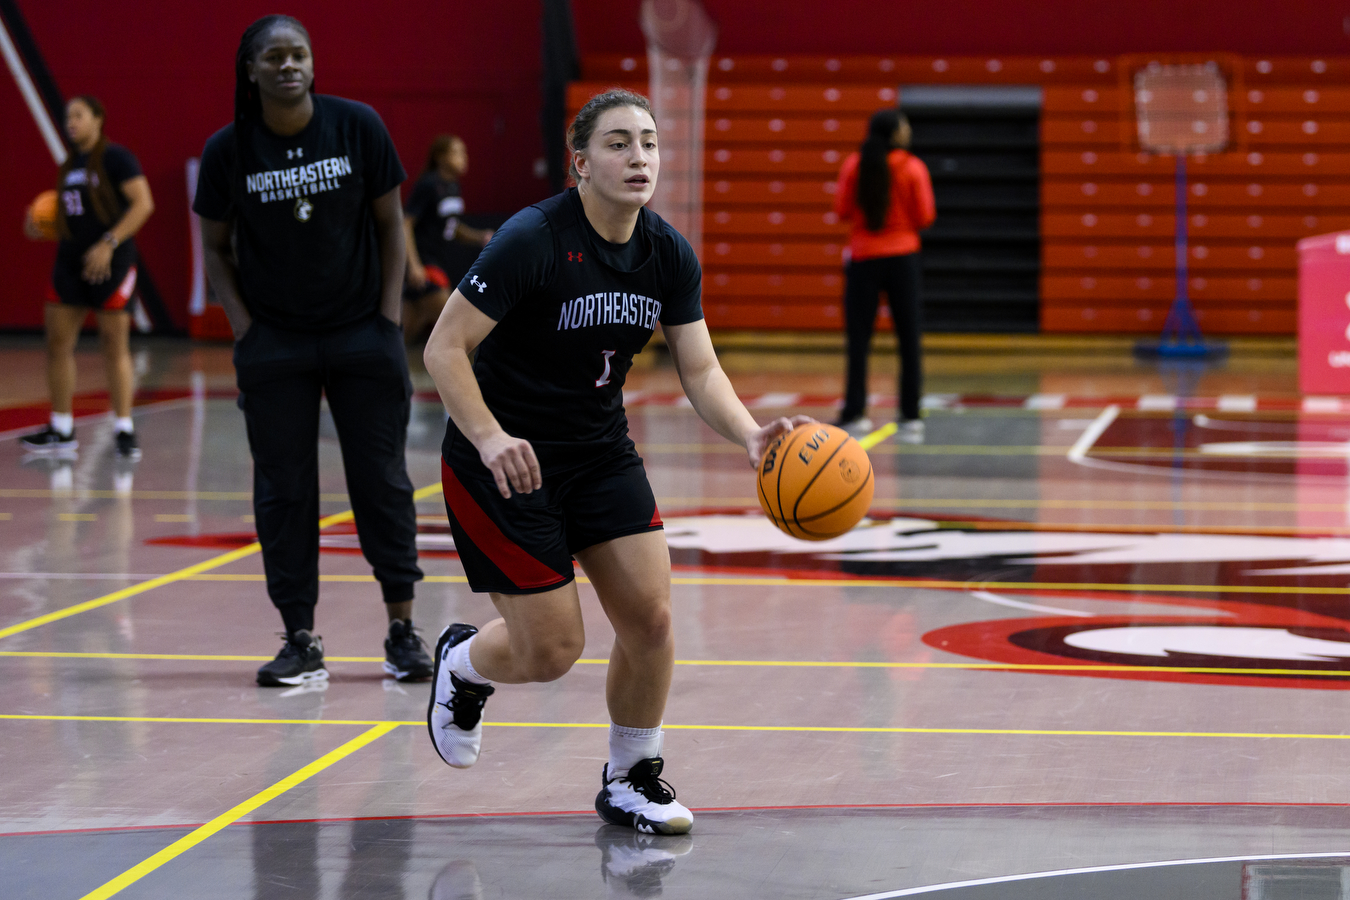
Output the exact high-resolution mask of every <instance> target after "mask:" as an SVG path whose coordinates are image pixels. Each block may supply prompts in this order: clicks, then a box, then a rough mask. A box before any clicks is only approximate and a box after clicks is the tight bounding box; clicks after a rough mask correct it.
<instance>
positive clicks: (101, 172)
mask: <svg viewBox="0 0 1350 900" xmlns="http://www.w3.org/2000/svg"><path fill="white" fill-rule="evenodd" d="M106 119H107V114H106V112H105V111H104V108H103V104H102V103H100V102H99V101H98V99H97V98H95V97H90V96H88V95H83V96H79V97H75V98H74V99H72V100H71V101H70V102H69V103H67V104H66V136H67V137H68V138H70V143H71V148H72V152H71V154H70V155H69V156H68V157H66V161H65V162H64V163H62V164H61V172H60V174H59V175H58V177H57V206H56V230H57V235H58V237H59V239H60V243H59V244H58V245H57V248H56V264H55V265H54V266H53V267H52V295H53V300H54V302H52V303H48V304H47V308H46V310H45V312H44V325H45V329H46V333H47V387H48V390H49V391H50V392H51V401H52V411H51V421H50V422H49V423H48V425H47V427H46V428H44V429H43V430H42V431H39V432H37V433H36V434H30V435H27V436H25V437H23V438H21V439H20V442H21V443H22V444H23V448H24V449H25V450H28V451H30V452H35V453H50V452H52V451H62V450H66V451H69V450H74V449H75V448H77V447H78V446H79V442H78V441H76V440H75V417H74V407H73V404H74V396H75V344H76V342H77V341H78V340H79V337H80V329H81V328H82V327H83V326H84V320H85V319H87V318H88V317H89V312H90V310H93V312H94V317H95V319H96V320H97V321H98V334H99V340H100V343H101V344H102V347H103V361H104V366H105V369H106V371H107V379H108V393H109V394H110V395H111V398H110V399H111V400H112V408H113V416H114V417H115V419H114V423H113V427H114V429H115V430H116V432H117V436H116V443H117V454H118V455H119V456H121V457H123V458H124V459H133V460H134V459H139V458H140V456H141V450H140V446H139V444H138V442H137V440H136V429H135V426H134V425H133V424H132V421H131V396H132V392H133V390H134V385H133V381H134V378H135V373H134V372H133V370H132V367H131V341H130V335H131V313H130V312H129V311H128V309H127V303H128V302H129V301H130V300H131V297H132V295H133V293H135V290H136V245H135V244H134V243H132V240H131V238H132V236H133V235H135V234H136V232H138V231H140V230H141V226H142V225H144V224H145V222H146V220H147V219H149V218H150V214H151V213H152V212H154V210H155V203H154V200H153V199H152V198H151V196H150V182H148V181H146V179H145V176H144V175H143V174H141V165H140V163H139V162H137V161H136V157H135V156H133V155H132V153H131V151H130V150H128V149H127V148H126V147H123V146H121V145H120V144H113V143H110V142H109V141H108V139H107V137H105V136H104V134H103V125H104V123H105V121H106ZM24 231H25V233H26V234H27V235H28V236H29V237H31V238H34V239H35V240H36V239H40V238H41V237H42V236H43V235H42V233H41V232H40V231H39V230H38V228H37V225H36V223H35V222H33V221H32V218H31V213H30V217H29V219H28V220H27V221H26V222H25V223H24Z"/></svg>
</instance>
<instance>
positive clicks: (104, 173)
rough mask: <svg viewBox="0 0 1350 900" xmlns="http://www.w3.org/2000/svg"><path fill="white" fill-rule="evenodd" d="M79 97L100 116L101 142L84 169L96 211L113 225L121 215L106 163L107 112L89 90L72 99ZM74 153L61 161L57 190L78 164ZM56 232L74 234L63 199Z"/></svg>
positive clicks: (91, 202) (59, 206)
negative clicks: (104, 159)
mask: <svg viewBox="0 0 1350 900" xmlns="http://www.w3.org/2000/svg"><path fill="white" fill-rule="evenodd" d="M76 101H79V102H80V103H83V104H84V105H85V106H87V107H89V112H91V113H92V114H93V116H94V118H95V119H98V143H96V144H94V146H93V148H92V149H91V150H90V151H89V158H88V159H87V160H85V163H84V170H85V172H87V173H88V176H89V181H88V187H89V205H90V206H92V207H93V212H94V215H95V216H97V217H98V220H99V221H100V222H102V223H103V224H104V225H112V224H113V223H114V222H116V221H117V219H118V212H119V210H118V208H117V207H118V203H117V186H116V185H114V184H113V183H112V181H111V180H110V179H109V178H108V170H107V168H106V167H105V166H104V165H103V155H104V153H105V152H107V149H108V136H107V135H106V134H104V131H103V126H104V125H105V124H107V119H108V113H107V110H106V109H104V107H103V103H102V102H100V101H99V99H98V98H97V97H95V96H92V95H90V94H80V95H79V96H77V97H71V98H70V102H71V103H74V102H76ZM75 157H76V155H75V154H74V153H70V154H67V155H66V161H65V162H63V163H61V169H60V172H59V173H58V175H57V182H56V184H57V191H58V193H59V192H60V190H61V189H62V188H64V187H65V184H66V175H68V174H69V173H70V171H71V170H72V169H74V168H75ZM56 233H57V234H58V235H60V236H61V237H63V238H65V239H66V240H69V239H70V237H71V233H70V224H69V223H68V222H67V221H66V207H65V204H64V203H60V202H58V203H57V204H56Z"/></svg>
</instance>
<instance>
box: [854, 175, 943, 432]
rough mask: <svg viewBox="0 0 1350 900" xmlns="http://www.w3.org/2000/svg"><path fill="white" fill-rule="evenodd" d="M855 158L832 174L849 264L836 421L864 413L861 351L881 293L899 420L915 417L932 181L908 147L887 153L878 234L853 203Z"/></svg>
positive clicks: (932, 214)
mask: <svg viewBox="0 0 1350 900" xmlns="http://www.w3.org/2000/svg"><path fill="white" fill-rule="evenodd" d="M860 159H861V154H859V153H851V154H849V156H848V158H847V159H845V160H844V165H843V166H842V167H841V168H840V170H839V182H838V184H837V186H836V188H835V194H834V211H835V214H836V215H838V216H839V218H840V219H841V220H843V221H846V222H849V223H850V226H851V227H850V229H849V240H848V248H849V262H848V265H847V266H846V268H845V275H846V279H847V284H846V287H845V289H844V321H845V323H846V328H847V331H848V378H847V385H846V388H845V392H844V408H843V410H842V411H841V413H840V416H839V418H840V419H841V420H842V421H850V420H852V419H857V418H860V417H861V416H862V414H863V411H864V410H865V409H866V408H867V353H868V349H869V347H870V346H871V342H872V328H873V326H874V324H875V322H876V317H877V304H878V303H879V302H880V294H881V292H883V291H884V292H885V293H886V301H887V304H888V305H889V306H890V308H891V324H892V326H893V327H894V328H895V336H896V340H897V341H898V342H899V350H900V416H901V418H903V419H917V418H919V399H920V395H921V394H922V392H923V384H922V382H923V367H922V365H921V357H920V352H921V348H920V341H921V339H922V335H923V304H922V301H921V299H920V295H919V291H920V286H921V275H922V271H921V269H920V266H919V232H920V231H921V230H922V229H924V228H927V227H928V226H930V225H932V224H933V220H934V218H935V217H936V215H937V212H936V206H935V204H934V202H933V183H932V180H931V179H930V178H929V175H928V167H927V166H925V165H924V164H923V161H922V160H920V159H919V158H918V157H917V156H915V155H914V154H912V153H910V152H909V151H907V150H900V149H896V150H892V151H891V152H890V154H889V155H888V156H887V159H886V162H887V164H888V166H889V168H890V173H891V177H890V187H891V190H890V203H889V204H888V205H887V207H886V221H885V222H884V223H883V225H882V227H881V230H879V231H869V230H868V228H867V220H866V217H864V215H863V212H862V209H861V208H860V207H859V206H858V163H859V161H860Z"/></svg>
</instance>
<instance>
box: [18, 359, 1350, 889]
mask: <svg viewBox="0 0 1350 900" xmlns="http://www.w3.org/2000/svg"><path fill="white" fill-rule="evenodd" d="M1123 348H1124V345H1123V344H1121V345H1119V346H1114V347H1103V346H1101V345H1096V346H1091V347H1087V348H1085V349H1083V350H1081V351H1080V352H1078V353H1076V354H1075V353H1071V352H1063V351H1064V348H1060V349H1059V350H1058V351H1056V352H1043V353H1041V354H1039V355H1027V354H1021V355H1006V354H998V353H994V352H991V351H990V350H988V349H987V348H985V349H981V348H979V347H972V346H966V347H965V348H964V349H961V348H955V349H949V350H948V351H947V352H938V353H934V354H933V355H931V356H930V359H929V381H928V384H927V396H926V400H925V405H926V406H927V407H928V417H927V435H926V439H925V441H924V443H922V444H904V443H898V442H897V440H896V438H895V437H893V436H887V434H886V433H885V432H884V431H883V432H880V433H878V434H876V435H874V438H873V439H874V440H876V441H877V443H876V444H875V446H874V447H873V449H872V459H873V462H874V465H875V468H876V472H877V474H878V490H877V501H876V504H875V507H874V518H872V519H871V520H869V521H868V522H866V523H865V524H864V526H862V527H860V528H859V529H857V530H856V531H854V532H853V533H851V534H850V535H847V536H845V537H844V538H840V539H838V540H836V541H832V542H828V543H825V544H820V545H804V544H800V543H797V542H794V541H792V540H790V539H787V538H785V537H782V536H780V535H779V534H778V533H777V532H775V531H773V530H772V528H771V527H770V526H769V525H768V524H767V522H766V521H765V520H764V519H763V518H762V517H761V516H760V515H759V513H758V511H757V508H756V505H755V502H754V499H753V497H754V493H753V491H754V488H753V481H752V473H751V470H750V469H749V468H748V466H746V464H745V462H744V460H743V459H742V458H741V456H740V452H739V451H738V450H736V449H735V448H732V447H730V446H729V445H726V444H725V443H723V442H721V441H720V440H719V439H717V438H716V437H715V436H713V435H712V434H711V432H709V431H708V430H707V429H706V428H704V427H703V426H702V425H701V424H700V423H699V422H698V420H697V418H696V416H695V414H694V413H693V411H692V410H691V409H690V408H689V407H688V405H687V404H681V403H680V402H678V397H679V394H678V383H677V381H676V379H675V377H674V374H673V372H672V371H671V370H670V368H669V367H668V365H664V364H662V360H661V358H660V354H659V353H656V354H652V355H651V356H650V358H649V359H648V361H647V364H646V365H645V366H644V367H642V368H640V369H639V370H636V371H635V372H634V373H633V375H632V376H631V378H630V383H629V387H630V390H629V403H630V418H631V422H632V429H633V433H634V437H635V439H636V440H637V441H638V442H639V449H640V450H641V452H642V453H643V455H644V457H645V459H646V461H647V465H648V471H649V473H650V476H651V478H652V481H653V483H654V486H655V488H656V493H657V495H658V498H659V501H660V505H661V510H662V514H663V517H664V518H665V521H666V525H667V535H668V538H669V540H670V543H671V547H672V558H673V560H674V562H675V565H676V571H675V586H674V602H675V611H676V623H677V655H678V658H679V660H680V663H679V665H678V667H677V671H676V680H675V687H674V693H673V696H672V699H671V703H670V708H669V711H668V715H667V729H668V730H667V744H666V758H667V764H668V767H667V770H666V774H667V777H668V778H669V780H670V781H671V782H673V784H674V785H675V786H676V788H677V789H678V791H679V796H680V799H681V800H682V801H684V802H686V803H687V804H688V805H689V806H691V807H692V808H694V809H695V811H696V813H697V821H696V825H695V830H694V833H693V834H692V835H689V836H684V837H680V838H653V837H643V836H636V835H633V834H630V833H627V832H624V831H620V830H618V829H614V828H612V827H610V826H604V825H602V824H601V822H600V820H599V819H598V818H597V817H596V816H595V814H594V812H593V811H592V810H591V804H592V802H593V798H594V794H595V791H596V790H597V789H598V787H599V771H600V765H601V762H602V761H603V757H604V754H605V732H604V730H603V729H604V724H605V722H606V720H607V718H606V714H605V709H604V704H603V679H604V671H605V669H604V664H603V661H604V658H605V656H606V653H607V647H608V644H609V641H610V637H611V634H610V632H609V630H608V628H607V625H606V623H605V621H604V619H603V617H602V616H601V615H600V614H599V612H598V609H597V607H596V605H595V602H594V597H593V595H590V596H588V591H589V588H587V587H585V586H583V589H582V594H583V599H584V600H585V601H586V602H587V610H586V612H587V625H588V643H587V648H586V653H585V657H584V659H583V660H582V662H581V663H580V664H579V665H578V666H577V667H576V668H575V670H574V671H573V672H572V673H571V674H569V675H568V676H567V677H566V678H564V679H562V680H561V681H559V682H556V683H553V684H549V685H542V686H529V687H510V688H504V689H502V690H500V691H499V692H498V693H497V694H496V695H495V696H494V697H493V698H492V701H491V702H490V703H489V704H488V707H487V720H488V723H489V724H488V726H487V730H486V735H485V739H484V751H483V757H482V759H481V761H480V762H479V764H478V765H477V766H476V767H475V768H473V769H471V770H468V771H457V770H452V769H449V768H447V767H446V766H445V765H443V764H442V763H441V762H440V760H439V759H438V758H437V757H436V755H435V753H434V751H433V750H432V748H431V747H430V746H429V742H428V740H427V736H426V732H425V728H424V725H423V723H424V721H425V720H424V716H425V710H426V695H427V686H426V685H401V684H397V683H393V682H391V681H387V680H384V679H383V677H382V675H381V671H380V659H381V653H382V650H381V646H380V642H381V639H382V636H383V630H384V623H383V621H382V619H383V611H382V609H381V608H380V603H379V594H378V591H377V590H376V586H375V584H374V583H373V582H372V581H371V580H370V578H369V569H368V568H367V567H366V565H365V564H364V562H363V560H362V558H361V557H360V556H359V554H357V553H356V552H355V546H356V544H355V540H356V538H355V534H354V533H353V530H352V527H351V524H350V521H349V519H348V518H347V516H346V515H345V512H346V510H347V508H348V507H347V504H346V499H345V495H344V493H343V476H342V470H341V466H340V462H339V457H338V453H337V449H336V441H335V438H334V436H333V433H332V430H331V425H329V426H327V427H326V430H325V437H324V439H323V443H322V449H321V458H322V490H323V492H324V493H323V497H324V503H323V510H322V511H323V513H324V515H325V516H326V517H327V518H325V519H324V521H323V523H322V524H323V525H324V531H323V535H324V537H323V546H324V548H325V552H324V554H323V555H322V562H321V565H322V572H323V595H322V600H321V602H320V606H319V610H318V621H319V627H318V630H319V631H320V633H321V634H322V635H323V637H324V641H325V646H326V649H327V652H328V654H329V656H328V660H329V668H330V671H331V672H332V681H331V682H330V684H329V685H328V686H327V688H326V690H323V691H306V690H294V691H280V690H268V689H261V688H257V687H255V686H254V684H253V671H254V669H255V668H256V667H257V666H258V665H260V664H261V662H263V661H265V660H266V659H269V658H270V657H271V656H272V655H273V654H274V653H275V651H276V650H277V648H278V646H279V643H278V640H277V638H276V637H275V632H276V631H277V630H278V628H279V621H278V619H277V617H276V615H275V613H274V612H273V610H272V609H271V607H270V605H269V603H268V601H267V599H266V595H265V593H264V589H263V584H262V575H261V560H260V558H259V556H258V555H257V553H256V546H255V545H253V544H252V543H251V542H252V531H251V529H252V524H251V520H250V516H249V513H250V512H251V507H250V502H249V497H250V491H249V488H250V463H249V456H248V451H247V447H246V444H245V437H244V429H243V421H242V417H241V415H240V413H239V412H238V410H237V409H236V408H235V406H234V403H233V376H232V371H231V369H230V364H229V351H228V348H222V347H210V346H207V347H202V346H192V345H189V344H186V343H174V342H167V341H154V342H148V343H146V344H144V345H141V346H140V347H139V349H138V350H137V362H138V369H139V371H140V373H141V385H142V388H143V389H142V394H141V398H142V399H141V401H140V405H139V406H138V409H137V412H136V421H137V428H138V431H139V433H140V435H141V442H142V446H143V447H144V450H145V457H144V459H142V460H141V461H140V462H139V463H138V464H135V465H119V464H118V463H117V462H115V461H114V459H113V458H112V455H111V446H110V445H111V433H110V427H111V423H110V421H109V420H108V419H107V417H106V416H105V415H102V414H101V413H100V412H99V411H100V410H101V409H105V408H106V407H105V406H104V404H105V403H106V401H105V400H104V399H103V398H102V396H100V395H99V393H98V387H99V376H98V371H99V363H98V358H97V355H96V353H95V352H94V351H93V350H92V348H91V349H89V350H88V351H87V352H85V351H82V353H81V356H80V370H81V373H82V379H83V380H82V382H81V385H82V389H87V391H88V394H87V395H85V396H84V399H83V400H82V401H81V403H80V407H79V409H80V411H82V412H83V413H85V414H87V417H86V418H82V419H80V421H79V422H78V423H77V429H78V433H79V437H80V440H81V448H80V451H79V455H78V458H77V459H76V460H74V461H66V462H57V463H48V462H35V461H32V460H25V459H23V457H22V454H21V452H20V450H19V447H18V445H17V443H16V442H15V441H14V440H13V438H14V437H16V436H17V435H18V434H20V433H21V432H22V431H23V430H25V429H26V427H27V426H30V425H33V424H37V423H40V422H41V421H42V419H43V417H44V415H45V412H44V410H45V406H44V401H43V396H44V389H43V387H42V354H41V348H40V345H39V344H38V342H37V341H35V340H19V339H9V340H7V341H6V342H4V343H3V344H2V345H0V385H4V387H3V388H0V391H2V392H3V395H0V403H2V404H3V408H0V430H2V431H3V435H0V437H3V438H4V440H3V442H0V467H3V468H4V471H6V473H7V474H6V475H5V477H4V478H3V479H2V480H0V485H3V487H0V535H2V536H3V537H2V539H0V551H2V552H3V553H4V555H5V559H4V562H3V564H2V565H0V679H2V680H3V683H4V684H5V685H6V687H7V690H6V692H5V693H6V696H5V698H4V699H3V700H0V728H2V729H3V738H0V758H2V759H3V763H4V772H5V777H4V778H3V779H0V873H3V876H0V877H2V880H3V888H0V894H3V896H5V897H6V898H30V897H32V898H39V897H40V898H43V900H53V898H83V897H111V896H118V897H124V898H128V900H131V898H169V897H173V898H179V897H183V896H189V897H194V898H217V897H219V898H227V897H228V898H237V897H256V898H259V900H261V898H268V900H272V898H289V897H296V898H310V897H315V898H317V897H325V898H326V897H341V898H356V897H360V898H369V900H386V898H409V900H411V898H416V900H421V898H430V900H452V898H453V900H471V898H472V900H478V898H483V900H487V898H499V897H500V898H507V897H509V898H525V897H529V898H591V897H596V898H600V897H657V896H661V897H666V898H714V900H717V898H733V897H734V898H745V897H766V898H767V897H773V898H802V900H807V898H810V900H843V898H859V897H864V896H867V897H874V898H881V897H899V896H908V895H912V894H931V895H933V896H935V897H939V898H946V900H956V898H961V900H970V898H1021V897H1038V898H1066V900H1067V898H1088V897H1091V898H1116V897H1120V898H1124V897H1141V896H1147V897H1155V898H1167V897H1178V898H1180V897H1186V898H1202V900H1208V898H1214V900H1219V898H1235V900H1236V898H1244V900H1245V898H1252V900H1256V898H1263V900H1272V898H1295V897H1297V898H1300V900H1320V898H1344V897H1350V833H1347V825H1350V806H1348V804H1350V777H1347V774H1346V762H1347V759H1350V743H1348V741H1350V733H1348V731H1347V724H1346V723H1347V721H1350V702H1347V699H1346V698H1347V697H1350V693H1347V691H1346V688H1347V687H1350V679H1347V674H1350V630H1348V629H1347V627H1346V621H1347V619H1350V587H1347V584H1348V583H1350V540H1347V535H1348V534H1350V491H1348V490H1347V487H1348V485H1350V481H1348V480H1347V468H1346V463H1347V458H1350V451H1347V447H1350V402H1347V403H1346V404H1344V405H1343V404H1342V402H1341V401H1339V400H1336V399H1332V398H1303V397H1300V396H1299V395H1298V394H1297V393H1296V380H1295V377H1294V366H1293V361H1292V356H1291V354H1290V353H1289V348H1288V347H1276V348H1274V349H1273V350H1272V349H1271V348H1269V347H1267V348H1266V350H1265V352H1263V353H1258V352H1243V353H1241V354H1238V355H1236V356H1235V357H1234V358H1233V359H1231V360H1230V361H1229V362H1228V363H1227V364H1226V365H1224V366H1223V367H1220V368H1218V369H1214V370H1210V371H1206V372H1196V371H1186V370H1181V371H1161V372H1160V371H1159V370H1157V369H1156V368H1152V367H1146V366H1140V365H1138V364H1136V363H1134V362H1133V361H1132V360H1131V359H1130V358H1129V356H1128V352H1125V351H1124V349H1123ZM1258 349H1259V348H1258ZM725 362H726V365H727V367H728V369H729V370H730V371H731V372H732V375H733V380H734V381H735V383H736V385H737V388H738V390H739V391H740V392H741V394H742V396H743V397H744V398H745V399H746V400H747V401H750V402H751V404H752V406H754V407H755V408H756V412H757V413H758V414H759V415H762V416H768V415H775V414H782V413H790V412H805V413H808V414H812V415H816V416H818V417H821V418H826V417H829V416H830V415H831V414H832V408H833V405H834V403H835V394H836V392H837V390H838V384H839V369H840V366H841V365H842V363H841V361H840V360H839V358H838V357H837V356H836V355H833V354H830V353H817V354H806V355H775V354H771V353H754V352H744V351H737V352H732V353H728V354H727V355H726V356H725ZM891 371H893V368H892V369H891ZM417 380H418V386H419V389H420V390H421V391H422V393H420V394H419V398H420V399H419V402H418V403H417V405H416V406H415V408H414V413H413V421H412V424H411V429H410V452H409V469H410V472H411V475H412V477H413V481H414V483H415V485H416V486H418V487H419V488H422V489H423V490H421V491H420V492H419V495H418V496H419V497H420V498H421V499H420V502H419V506H418V515H419V523H420V527H419V531H420V541H421V547H422V564H423V568H424V569H425V571H426V572H427V575H428V578H427V581H426V583H425V584H424V585H423V586H422V587H421V588H420V589H419V595H418V606H417V620H418V622H419V624H420V625H421V626H422V628H423V629H424V630H425V632H426V634H427V635H428V636H429V637H432V638H433V639H434V636H435V634H436V633H437V632H438V631H439V629H440V627H441V626H442V625H443V624H445V623H447V622H451V621H456V620H465V621H470V622H474V623H479V624H481V623H482V622H484V621H486V620H487V619H489V618H491V616H492V611H491V608H490V604H489V603H488V602H487V600H486V599H484V598H481V597H479V596H475V595H473V594H471V593H470V592H469V591H468V589H467V587H466V586H465V585H464V583H463V580H462V578H461V569H460V567H459V564H458V561H457V560H456V558H455V556H454V554H453V552H452V549H451V544H450V540H449V535H448V533H447V532H448V529H447V527H446V523H445V519H444V509H443V506H442V504H441V500H440V496H439V493H438V490H437V487H436V483H437V479H438V452H439V443H440V437H441V433H442V422H443V413H442V412H441V409H440V406H439V403H438V402H436V400H435V398H434V396H433V395H431V394H430V393H428V389H429V387H430V386H429V383H428V382H427V380H426V378H425V375H424V374H419V375H418V376H417ZM874 386H875V390H876V391H878V393H879V394H881V395H884V396H883V397H882V399H881V402H882V403H883V404H885V403H890V402H893V401H891V400H890V399H888V398H889V395H890V394H891V393H892V392H893V390H894V388H893V385H892V383H891V379H890V376H889V375H888V374H887V372H886V369H885V367H884V366H883V367H882V368H881V369H880V370H879V372H878V374H877V375H876V377H875V380H874ZM884 422H885V419H884V417H880V418H879V419H878V425H882V424H884ZM1159 863H1166V864H1165V865H1152V864H1159ZM1016 876H1034V877H1030V878H1024V879H1018V878H1016Z"/></svg>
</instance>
